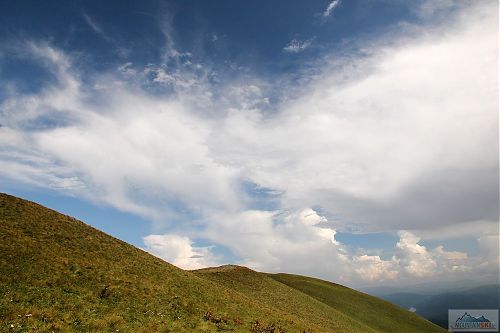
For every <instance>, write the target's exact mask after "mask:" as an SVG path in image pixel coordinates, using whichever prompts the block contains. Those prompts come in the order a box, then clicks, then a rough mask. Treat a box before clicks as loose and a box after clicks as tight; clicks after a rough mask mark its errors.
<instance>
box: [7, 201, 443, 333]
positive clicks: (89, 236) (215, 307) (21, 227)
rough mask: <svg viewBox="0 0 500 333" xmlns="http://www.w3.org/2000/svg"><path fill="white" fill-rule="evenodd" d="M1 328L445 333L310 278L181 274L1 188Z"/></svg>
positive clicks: (214, 271)
mask: <svg viewBox="0 0 500 333" xmlns="http://www.w3.org/2000/svg"><path fill="white" fill-rule="evenodd" d="M0 295H1V297H0V331H2V332H145V333H146V332H147V333H150V332H206V333H208V332H220V331H231V332H254V333H258V332H267V333H283V332H445V331H444V330H443V329H442V328H440V327H438V326H436V325H434V324H432V323H431V322H429V321H427V320H425V319H423V318H421V317H419V316H418V315H416V314H413V313H410V312H409V311H406V310H404V309H402V308H400V307H397V306H395V305H393V304H390V303H388V302H386V301H383V300H380V299H377V298H375V297H372V296H369V295H366V294H363V293H361V292H357V291H355V290H352V289H349V288H346V287H343V286H340V285H337V284H334V283H330V282H326V281H322V280H318V279H313V278H308V277H303V276H297V275H288V274H277V275H275V274H265V273H259V272H255V271H252V270H250V269H248V268H245V267H239V266H223V267H218V268H211V269H205V270H200V271H194V272H192V271H184V270H182V269H179V268H177V267H175V266H173V265H171V264H169V263H167V262H165V261H163V260H161V259H159V258H156V257H154V256H152V255H150V254H148V253H146V252H144V251H142V250H140V249H137V248H135V247H133V246H131V245H129V244H126V243H124V242H122V241H120V240H118V239H115V238H113V237H111V236H109V235H106V234H104V233H102V232H100V231H98V230H96V229H94V228H92V227H90V226H88V225H86V224H84V223H83V222H80V221H77V220H76V219H74V218H72V217H69V216H66V215H63V214H60V213H58V212H55V211H53V210H50V209H47V208H45V207H42V206H40V205H38V204H35V203H32V202H29V201H25V200H22V199H19V198H16V197H12V196H9V195H6V194H1V193H0Z"/></svg>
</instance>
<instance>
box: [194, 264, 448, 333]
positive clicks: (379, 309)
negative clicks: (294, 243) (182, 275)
mask: <svg viewBox="0 0 500 333" xmlns="http://www.w3.org/2000/svg"><path fill="white" fill-rule="evenodd" d="M194 272H195V273H196V274H197V275H198V276H202V277H206V278H207V279H209V280H211V281H214V282H217V283H220V284H223V285H224V286H226V287H229V288H231V289H233V290H235V291H237V292H240V293H244V294H245V295H250V296H251V297H252V298H254V299H256V300H258V301H260V302H262V303H264V304H266V305H269V306H275V307H278V308H280V309H283V310H285V311H288V312H289V313H291V314H292V315H293V316H294V317H296V318H304V317H305V318H308V319H309V320H311V321H312V322H315V323H321V326H322V328H323V329H324V330H326V331H329V332H343V331H346V330H351V329H354V330H355V331H357V332H395V331H397V332H442V329H441V328H439V327H437V326H436V325H434V324H432V323H430V322H428V321H426V320H423V319H422V318H420V317H419V316H417V315H415V314H413V313H411V312H409V311H407V310H404V309H402V308H400V307H397V306H395V305H393V304H391V303H389V302H386V301H383V300H380V299H378V298H375V297H373V296H369V295H367V294H364V293H360V292H358V291H355V290H352V289H350V288H346V287H343V286H340V285H337V284H334V283H330V282H326V281H322V280H319V279H314V278H310V277H305V276H298V275H291V274H266V273H258V272H254V271H252V270H250V269H248V268H245V267H239V266H223V267H218V268H207V269H202V270H198V271H194Z"/></svg>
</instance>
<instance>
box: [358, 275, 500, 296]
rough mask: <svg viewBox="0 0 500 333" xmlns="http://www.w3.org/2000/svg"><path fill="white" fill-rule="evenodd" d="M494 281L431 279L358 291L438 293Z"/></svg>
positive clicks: (388, 293) (374, 292)
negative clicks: (429, 280) (423, 281)
mask: <svg viewBox="0 0 500 333" xmlns="http://www.w3.org/2000/svg"><path fill="white" fill-rule="evenodd" d="M495 283H497V282H496V281H481V280H470V279H464V280H457V281H432V282H425V283H418V284H412V285H405V286H375V287H364V288H360V291H362V292H365V293H367V294H370V295H373V296H377V297H380V296H387V295H392V294H406V293H410V294H419V295H438V294H442V293H445V292H455V291H464V290H469V289H472V288H476V287H481V286H485V285H490V284H495Z"/></svg>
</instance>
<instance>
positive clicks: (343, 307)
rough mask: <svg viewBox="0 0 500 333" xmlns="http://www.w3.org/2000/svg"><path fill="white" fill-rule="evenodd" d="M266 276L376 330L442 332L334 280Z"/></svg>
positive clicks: (386, 303) (390, 304)
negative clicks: (332, 281) (333, 281)
mask: <svg viewBox="0 0 500 333" xmlns="http://www.w3.org/2000/svg"><path fill="white" fill-rule="evenodd" d="M268 276H269V277H270V278H272V279H274V280H276V281H279V282H280V283H283V284H285V285H287V286H289V287H291V288H294V289H296V290H298V291H301V292H303V293H304V294H306V295H309V296H311V297H313V298H314V299H316V300H318V301H319V302H321V303H323V304H326V305H328V306H330V307H332V308H334V309H336V310H337V311H339V312H341V313H344V314H346V315H349V316H350V317H351V318H352V319H354V320H357V321H359V322H361V323H363V324H365V325H367V326H370V327H371V328H372V329H374V330H377V331H379V332H396V331H397V332H442V331H443V329H442V328H440V327H438V326H437V325H435V324H433V323H431V322H429V321H427V320H424V319H422V318H421V317H419V316H417V315H416V314H414V313H411V312H409V311H407V310H405V309H403V308H400V307H398V306H395V305H393V304H392V303H389V302H386V301H384V300H381V299H379V298H376V297H373V296H370V295H367V294H364V293H361V292H359V291H356V290H353V289H350V288H347V287H344V286H341V285H338V284H335V283H331V282H327V281H323V280H320V279H315V278H311V277H306V276H299V275H292V274H268ZM395 328H397V330H395Z"/></svg>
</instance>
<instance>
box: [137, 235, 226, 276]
mask: <svg viewBox="0 0 500 333" xmlns="http://www.w3.org/2000/svg"><path fill="white" fill-rule="evenodd" d="M143 241H144V245H145V246H146V248H145V250H146V251H147V252H149V253H151V254H153V255H155V256H157V257H160V258H162V259H164V260H166V261H168V262H169V263H171V264H173V265H176V266H177V267H180V268H182V269H199V268H203V267H209V266H217V265H220V260H219V258H217V257H216V256H215V255H214V254H213V253H212V249H211V248H210V247H195V246H193V242H192V241H191V240H190V239H189V238H188V237H182V236H179V235H169V234H165V235H149V236H146V237H144V239H143Z"/></svg>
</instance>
